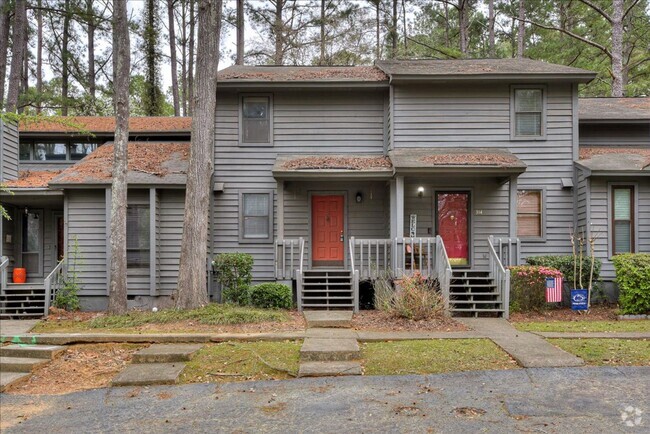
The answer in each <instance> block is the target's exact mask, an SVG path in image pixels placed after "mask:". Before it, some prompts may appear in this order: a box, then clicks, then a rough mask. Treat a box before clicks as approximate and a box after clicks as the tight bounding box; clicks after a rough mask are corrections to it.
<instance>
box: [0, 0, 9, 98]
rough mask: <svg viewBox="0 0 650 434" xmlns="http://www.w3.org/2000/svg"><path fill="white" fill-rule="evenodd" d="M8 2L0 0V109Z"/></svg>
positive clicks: (6, 48)
mask: <svg viewBox="0 0 650 434" xmlns="http://www.w3.org/2000/svg"><path fill="white" fill-rule="evenodd" d="M9 6H10V5H9V2H8V0H0V109H2V107H4V101H5V79H6V78H7V50H9Z"/></svg>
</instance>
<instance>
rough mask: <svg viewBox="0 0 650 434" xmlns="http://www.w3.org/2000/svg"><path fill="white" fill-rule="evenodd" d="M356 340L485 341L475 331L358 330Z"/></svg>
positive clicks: (483, 336) (482, 336)
mask: <svg viewBox="0 0 650 434" xmlns="http://www.w3.org/2000/svg"><path fill="white" fill-rule="evenodd" d="M357 338H358V339H359V341H361V342H384V341H410V340H426V339H485V335H483V334H482V333H478V332H476V331H466V332H379V331H371V330H358V331H357Z"/></svg>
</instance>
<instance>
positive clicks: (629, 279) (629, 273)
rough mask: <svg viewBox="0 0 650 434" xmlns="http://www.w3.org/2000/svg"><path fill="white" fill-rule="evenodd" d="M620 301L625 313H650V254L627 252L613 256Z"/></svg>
mask: <svg viewBox="0 0 650 434" xmlns="http://www.w3.org/2000/svg"><path fill="white" fill-rule="evenodd" d="M612 262H614V269H615V270H616V283H617V284H618V288H619V290H620V295H619V297H618V303H619V305H620V307H621V313H623V314H625V315H643V314H650V254H648V253H636V254H634V253H627V254H623V255H616V256H614V257H613V258H612Z"/></svg>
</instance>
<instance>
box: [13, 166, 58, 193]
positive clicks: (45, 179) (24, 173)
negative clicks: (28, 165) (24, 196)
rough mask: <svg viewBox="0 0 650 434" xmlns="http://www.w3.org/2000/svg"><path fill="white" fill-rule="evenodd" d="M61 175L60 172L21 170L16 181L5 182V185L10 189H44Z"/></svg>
mask: <svg viewBox="0 0 650 434" xmlns="http://www.w3.org/2000/svg"><path fill="white" fill-rule="evenodd" d="M59 173H61V170H21V171H20V172H18V179H15V180H12V181H7V182H6V183H5V185H6V186H7V187H9V188H10V189H11V188H45V187H47V185H48V184H49V183H50V181H51V180H52V179H53V178H54V177H55V176H57V175H58V174H59Z"/></svg>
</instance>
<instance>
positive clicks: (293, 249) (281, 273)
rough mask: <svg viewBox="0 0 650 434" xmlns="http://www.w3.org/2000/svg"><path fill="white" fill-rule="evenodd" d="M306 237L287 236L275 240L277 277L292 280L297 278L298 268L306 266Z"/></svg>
mask: <svg viewBox="0 0 650 434" xmlns="http://www.w3.org/2000/svg"><path fill="white" fill-rule="evenodd" d="M304 255H305V239H304V238H287V239H282V240H276V241H275V278H276V279H278V280H291V279H295V278H296V269H298V268H299V267H300V270H301V271H302V268H303V266H304Z"/></svg>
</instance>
